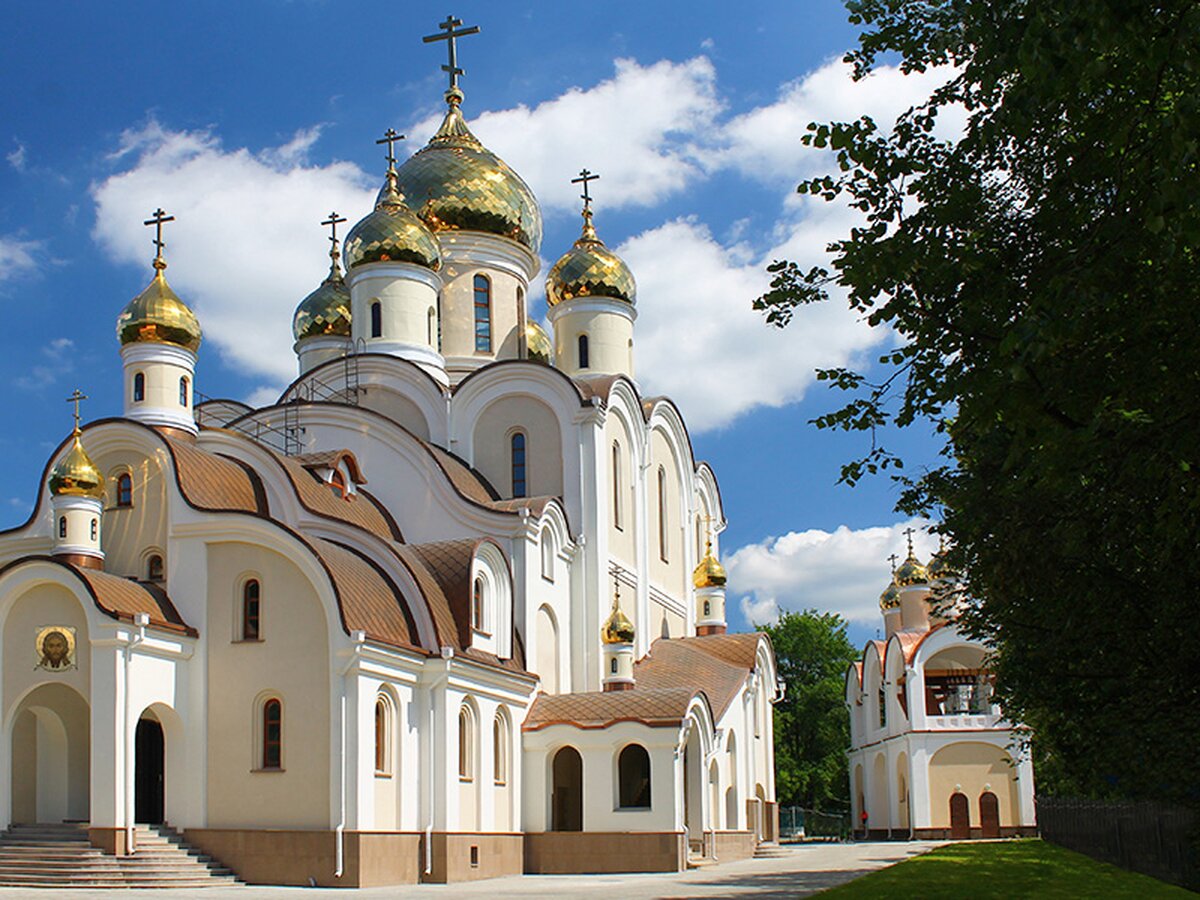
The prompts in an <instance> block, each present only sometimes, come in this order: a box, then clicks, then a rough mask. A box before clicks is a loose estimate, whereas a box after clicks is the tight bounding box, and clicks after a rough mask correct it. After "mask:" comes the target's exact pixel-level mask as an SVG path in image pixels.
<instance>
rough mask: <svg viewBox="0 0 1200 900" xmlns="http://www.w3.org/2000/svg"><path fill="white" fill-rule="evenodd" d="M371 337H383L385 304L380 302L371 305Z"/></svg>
mask: <svg viewBox="0 0 1200 900" xmlns="http://www.w3.org/2000/svg"><path fill="white" fill-rule="evenodd" d="M371 337H373V338H377V337H383V304H382V303H380V302H379V301H378V300H376V301H375V302H374V303H372V304H371Z"/></svg>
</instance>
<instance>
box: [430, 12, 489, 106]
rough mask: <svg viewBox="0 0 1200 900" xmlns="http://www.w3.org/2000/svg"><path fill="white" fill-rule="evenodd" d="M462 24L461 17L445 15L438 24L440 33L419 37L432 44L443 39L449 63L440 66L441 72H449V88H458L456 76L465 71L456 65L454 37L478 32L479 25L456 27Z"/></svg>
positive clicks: (456, 56) (456, 54) (456, 55)
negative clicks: (444, 19) (444, 18)
mask: <svg viewBox="0 0 1200 900" xmlns="http://www.w3.org/2000/svg"><path fill="white" fill-rule="evenodd" d="M461 24H462V19H456V18H454V16H446V21H445V22H442V23H441V24H439V25H438V28H441V29H442V33H441V34H431V35H428V36H426V37H423V38H421V40H422V42H424V43H426V44H432V43H433V42H434V41H445V42H446V45H447V46H448V48H449V51H448V52H449V61H450V64H449V65H446V66H442V71H443V72H448V73H449V74H450V90H452V91H455V90H458V76H459V75H465V74H466V72H465V71H463V70H462V69H460V68H459V67H458V46H457V44H456V43H455V38H460V37H465V36H466V35H468V34H479V26H478V25H472V26H471V27H469V28H459V29H458V30H457V31H455V29H456V28H458V26H459V25H461Z"/></svg>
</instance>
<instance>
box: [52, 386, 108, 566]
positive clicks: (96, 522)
mask: <svg viewBox="0 0 1200 900" xmlns="http://www.w3.org/2000/svg"><path fill="white" fill-rule="evenodd" d="M86 399H87V397H85V396H84V395H83V394H82V393H80V392H79V391H78V390H76V391H75V392H74V393H73V394H72V395H71V396H70V397H69V398H67V402H69V403H74V404H75V429H74V431H73V432H72V433H71V446H70V448H69V449H68V450H67V452H66V454H65V455H64V456H63V458H62V459H60V460H59V461H58V462H56V463H55V464H54V466H53V467H52V468H51V469H50V476H49V478H48V479H47V481H46V485H47V487H48V488H49V489H50V509H51V511H52V516H53V520H54V524H53V528H54V532H53V541H54V555H55V556H65V557H69V558H70V559H71V560H72V561H74V562H76V563H79V564H80V565H84V566H87V567H89V568H102V566H103V559H104V553H103V552H102V551H101V550H100V520H101V515H102V510H103V501H104V476H103V475H102V474H101V473H100V470H99V468H97V467H96V464H95V463H93V462H92V459H91V457H90V456H88V453H87V450H85V449H84V447H83V432H82V431H81V430H80V428H79V401H81V400H86Z"/></svg>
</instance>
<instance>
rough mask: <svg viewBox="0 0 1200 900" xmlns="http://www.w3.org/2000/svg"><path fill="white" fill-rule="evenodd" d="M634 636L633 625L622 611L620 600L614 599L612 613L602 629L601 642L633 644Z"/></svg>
mask: <svg viewBox="0 0 1200 900" xmlns="http://www.w3.org/2000/svg"><path fill="white" fill-rule="evenodd" d="M633 636H634V632H633V623H632V622H630V621H629V619H628V617H626V615H625V613H623V612H622V611H621V602H620V600H619V599H617V598H614V599H613V608H612V612H611V613H609V614H608V618H607V619H606V620H605V622H604V624H603V625H602V626H601V627H600V640H602V641H603V642H604V643H606V644H632V643H633Z"/></svg>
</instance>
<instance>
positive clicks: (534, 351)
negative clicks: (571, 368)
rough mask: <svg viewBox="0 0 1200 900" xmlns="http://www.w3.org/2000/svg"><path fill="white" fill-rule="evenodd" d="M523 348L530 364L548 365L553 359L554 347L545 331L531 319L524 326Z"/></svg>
mask: <svg viewBox="0 0 1200 900" xmlns="http://www.w3.org/2000/svg"><path fill="white" fill-rule="evenodd" d="M525 348H526V352H527V354H528V357H529V361H530V362H535V363H541V364H542V365H543V366H548V365H550V360H551V359H553V358H554V345H553V344H552V343H551V342H550V335H548V334H546V329H545V328H543V327H542V326H541V325H539V324H538V323H537V322H534V321H533V320H532V319H531V320H530V321H529V322H527V323H526V324H525Z"/></svg>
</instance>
